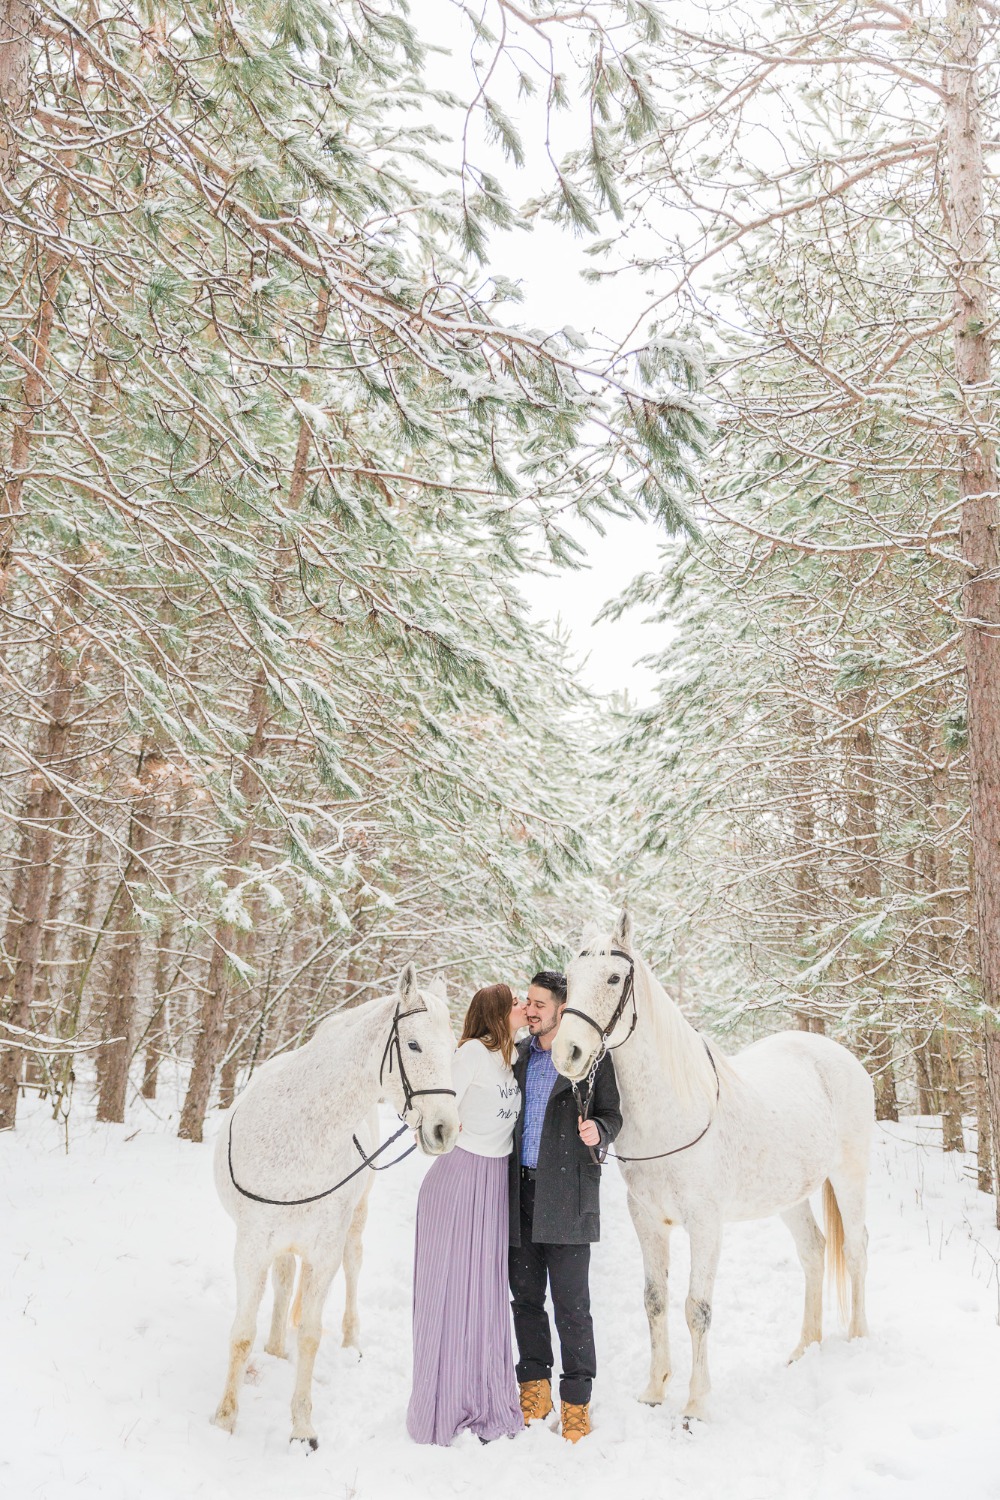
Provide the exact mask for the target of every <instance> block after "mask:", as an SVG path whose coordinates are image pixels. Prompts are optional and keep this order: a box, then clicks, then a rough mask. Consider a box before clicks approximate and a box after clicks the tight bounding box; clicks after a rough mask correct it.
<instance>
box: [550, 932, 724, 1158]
mask: <svg viewBox="0 0 1000 1500" xmlns="http://www.w3.org/2000/svg"><path fill="white" fill-rule="evenodd" d="M598 956H602V957H603V955H597V954H593V953H591V952H590V950H589V949H586V948H585V949H584V951H583V952H582V953H581V954H580V955H579V957H580V958H595V957H598ZM607 957H608V958H623V959H624V960H625V962H626V963H627V964H628V973H627V974H626V976H625V983H624V984H623V985H622V993H621V999H620V1000H619V1001H618V1004H617V1005H616V1006H615V1008H614V1010H613V1011H612V1013H611V1019H610V1020H609V1021H608V1023H607V1025H606V1026H602V1025H600V1023H599V1022H598V1021H595V1020H594V1018H593V1016H588V1015H587V1012H586V1011H585V1010H577V1009H575V1007H572V1006H569V1005H567V1006H565V1007H564V1008H563V1015H564V1016H579V1017H580V1019H581V1020H583V1021H586V1022H587V1023H588V1025H590V1026H593V1028H594V1030H595V1031H596V1032H597V1033H598V1035H599V1036H600V1038H601V1045H600V1046H599V1047H598V1049H597V1055H596V1056H595V1058H594V1061H593V1063H592V1064H591V1067H590V1072H589V1073H588V1074H587V1098H586V1100H585V1101H584V1100H583V1099H581V1097H580V1086H579V1084H577V1083H574V1082H572V1081H571V1082H570V1088H571V1089H572V1090H573V1098H574V1099H575V1100H576V1112H577V1114H578V1115H579V1117H580V1123H581V1124H582V1123H583V1121H584V1120H586V1119H587V1117H588V1115H589V1114H590V1106H591V1103H592V1102H593V1098H594V1079H595V1078H596V1077H597V1070H598V1068H599V1067H600V1066H601V1063H602V1062H603V1061H604V1057H605V1054H606V1053H608V1052H616V1051H617V1050H618V1048H619V1047H624V1045H625V1043H626V1042H627V1041H628V1039H629V1037H630V1036H631V1035H632V1033H633V1031H634V1030H635V1028H636V1026H637V1024H638V1021H639V1013H638V1011H637V1010H636V1004H635V959H634V958H633V957H632V956H631V954H629V953H625V952H623V951H622V949H621V948H611V949H610V950H609V952H608V954H607ZM630 1000H631V1002H632V1020H631V1023H630V1025H629V1028H628V1031H627V1032H626V1033H625V1035H624V1036H623V1037H622V1039H621V1041H620V1042H615V1044H614V1046H613V1047H609V1046H608V1037H609V1036H610V1035H611V1033H612V1032H613V1031H614V1029H615V1027H616V1026H617V1025H618V1022H619V1021H620V1020H621V1018H622V1016H623V1015H624V1014H625V1007H626V1006H627V1005H628V1003H629V1001H630ZM701 1040H702V1045H703V1046H704V1048H705V1051H706V1052H707V1053H708V1060H709V1062H710V1063H711V1064H712V1072H713V1073H714V1074H715V1104H714V1105H713V1107H712V1113H711V1115H710V1116H709V1120H708V1124H707V1125H706V1126H705V1128H704V1130H701V1131H699V1133H698V1134H697V1135H696V1136H695V1138H694V1140H693V1141H685V1142H684V1145H683V1146H673V1147H672V1148H671V1149H670V1150H669V1151H657V1152H656V1153H655V1154H654V1155H653V1156H621V1155H619V1153H618V1152H617V1151H612V1150H611V1148H610V1147H609V1146H605V1148H604V1150H603V1151H601V1152H600V1154H598V1153H597V1152H596V1151H595V1150H594V1148H593V1146H588V1147H587V1150H588V1151H589V1152H590V1159H591V1161H592V1162H593V1163H594V1165H595V1166H596V1167H599V1166H602V1165H603V1163H604V1162H605V1161H607V1159H608V1157H609V1156H613V1157H614V1159H615V1161H662V1160H663V1159H664V1157H667V1156H677V1155H678V1153H679V1152H681V1151H690V1149H691V1147H692V1146H697V1144H698V1142H699V1141H700V1140H702V1139H703V1138H704V1137H705V1136H706V1135H707V1134H708V1132H709V1130H710V1129H711V1128H712V1121H713V1120H714V1119H715V1111H716V1109H717V1108H718V1106H719V1096H720V1094H721V1092H722V1083H721V1080H720V1078H719V1070H718V1068H717V1067H716V1066H715V1058H714V1057H713V1056H712V1051H711V1048H710V1047H709V1045H708V1043H707V1042H706V1041H705V1038H704V1037H702V1039H701Z"/></svg>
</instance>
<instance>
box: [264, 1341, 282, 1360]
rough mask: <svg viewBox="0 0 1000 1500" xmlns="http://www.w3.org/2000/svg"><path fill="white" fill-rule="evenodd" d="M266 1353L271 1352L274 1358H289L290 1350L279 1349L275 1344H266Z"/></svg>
mask: <svg viewBox="0 0 1000 1500" xmlns="http://www.w3.org/2000/svg"><path fill="white" fill-rule="evenodd" d="M264 1353H265V1354H270V1355H271V1356H272V1357H273V1358H274V1359H287V1358H288V1350H287V1349H279V1348H278V1347H277V1346H276V1345H275V1344H265V1345H264Z"/></svg>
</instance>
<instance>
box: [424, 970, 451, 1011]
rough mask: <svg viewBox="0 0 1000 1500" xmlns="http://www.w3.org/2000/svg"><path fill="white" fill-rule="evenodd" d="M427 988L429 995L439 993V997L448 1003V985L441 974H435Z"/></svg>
mask: <svg viewBox="0 0 1000 1500" xmlns="http://www.w3.org/2000/svg"><path fill="white" fill-rule="evenodd" d="M426 989H427V993H428V994H429V995H437V997H438V999H439V1000H443V1001H444V1003H445V1005H447V1004H448V986H447V985H446V984H445V982H444V980H443V979H442V978H441V975H440V974H437V975H435V977H434V978H433V979H432V980H431V981H430V983H429V984H428V985H427V986H426Z"/></svg>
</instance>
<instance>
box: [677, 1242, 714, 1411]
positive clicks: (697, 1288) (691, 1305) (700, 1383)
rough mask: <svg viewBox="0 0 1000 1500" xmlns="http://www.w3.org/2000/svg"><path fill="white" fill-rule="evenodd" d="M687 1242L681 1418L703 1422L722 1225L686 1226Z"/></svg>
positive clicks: (706, 1409) (708, 1388) (706, 1406)
mask: <svg viewBox="0 0 1000 1500" xmlns="http://www.w3.org/2000/svg"><path fill="white" fill-rule="evenodd" d="M688 1237H689V1239H690V1241H691V1281H690V1284H689V1286H688V1294H687V1299H686V1301H685V1303H684V1316H685V1318H686V1319H687V1326H688V1331H689V1333H690V1334H691V1387H690V1389H689V1391H688V1399H687V1405H686V1406H685V1408H684V1417H685V1420H687V1419H688V1418H690V1417H698V1418H700V1420H702V1421H704V1420H705V1417H706V1414H707V1411H708V1393H709V1391H710V1390H711V1388H712V1382H711V1381H710V1379H709V1376H708V1330H709V1328H710V1327H711V1326H712V1292H713V1290H714V1287H715V1273H716V1271H717V1270H718V1269H719V1252H720V1251H721V1249H722V1221H721V1219H717V1218H711V1219H703V1220H700V1221H697V1220H696V1221H694V1222H692V1223H689V1224H688Z"/></svg>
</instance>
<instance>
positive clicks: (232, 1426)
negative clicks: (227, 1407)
mask: <svg viewBox="0 0 1000 1500" xmlns="http://www.w3.org/2000/svg"><path fill="white" fill-rule="evenodd" d="M209 1421H210V1422H211V1423H212V1426H213V1427H218V1428H219V1429H220V1430H221V1431H222V1432H228V1433H229V1435H230V1437H232V1435H233V1433H234V1432H235V1431H236V1413H235V1412H234V1411H223V1410H222V1409H221V1407H220V1409H219V1410H218V1411H217V1412H216V1413H215V1416H214V1417H210V1418H209Z"/></svg>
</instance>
